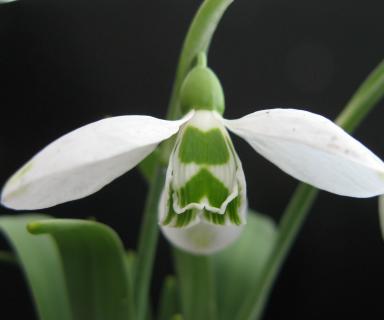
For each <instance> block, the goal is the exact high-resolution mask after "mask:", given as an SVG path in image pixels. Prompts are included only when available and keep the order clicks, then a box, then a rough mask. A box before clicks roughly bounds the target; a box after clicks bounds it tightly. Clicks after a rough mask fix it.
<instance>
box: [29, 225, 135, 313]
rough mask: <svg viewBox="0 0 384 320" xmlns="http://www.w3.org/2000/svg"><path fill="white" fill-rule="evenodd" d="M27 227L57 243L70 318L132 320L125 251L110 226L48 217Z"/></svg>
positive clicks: (32, 231)
mask: <svg viewBox="0 0 384 320" xmlns="http://www.w3.org/2000/svg"><path fill="white" fill-rule="evenodd" d="M28 229H29V231H30V232H31V233H33V234H43V237H46V235H44V234H50V235H51V236H52V237H53V239H54V240H55V242H56V244H57V247H58V250H59V252H60V255H61V258H62V263H63V268H64V272H65V276H66V281H67V286H68V292H69V298H70V301H71V306H72V310H73V318H72V319H73V320H84V319H92V320H106V319H111V320H112V319H113V320H127V319H134V317H133V304H132V298H133V297H132V293H131V292H130V288H131V284H130V283H129V280H130V276H129V275H128V265H127V258H126V253H125V251H124V249H123V246H122V244H121V242H120V239H119V238H118V236H117V235H116V233H115V232H114V231H113V230H112V229H111V228H109V227H107V226H106V225H103V224H101V223H98V222H93V221H86V220H72V219H49V220H41V221H36V222H33V223H30V224H29V225H28ZM39 237H41V236H36V238H37V239H38V238H39ZM51 319H56V318H51Z"/></svg>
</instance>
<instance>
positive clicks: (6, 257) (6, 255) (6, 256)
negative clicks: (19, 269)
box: [0, 251, 17, 265]
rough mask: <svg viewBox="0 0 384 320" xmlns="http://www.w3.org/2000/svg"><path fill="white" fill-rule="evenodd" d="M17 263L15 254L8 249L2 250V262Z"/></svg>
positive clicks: (0, 253) (0, 259) (0, 256)
mask: <svg viewBox="0 0 384 320" xmlns="http://www.w3.org/2000/svg"><path fill="white" fill-rule="evenodd" d="M2 262H4V263H9V264H15V265H16V264H17V258H16V257H15V255H14V254H12V253H10V252H7V251H0V263H2Z"/></svg>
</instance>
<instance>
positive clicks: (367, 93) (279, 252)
mask: <svg viewBox="0 0 384 320" xmlns="http://www.w3.org/2000/svg"><path fill="white" fill-rule="evenodd" d="M383 96H384V61H383V62H381V63H380V64H379V65H378V66H377V67H376V68H375V70H373V71H372V73H371V74H370V75H369V76H368V77H367V79H366V80H365V81H364V82H363V83H362V85H361V86H360V87H359V88H358V90H357V91H356V93H355V94H354V95H353V96H352V98H351V100H350V101H349V102H348V103H347V105H346V107H345V108H344V109H343V111H342V112H341V113H340V115H339V116H338V117H337V120H336V122H337V123H338V124H339V125H340V126H341V127H343V128H344V129H345V130H346V131H348V132H352V131H353V130H355V129H356V127H357V126H358V125H359V124H360V123H361V121H362V120H363V119H364V118H365V117H366V116H367V115H368V113H369V111H371V110H372V108H373V107H374V106H375V104H376V103H377V102H379V101H380V100H381V99H382V98H383ZM318 192H319V190H317V189H315V188H314V187H311V186H309V185H306V184H304V183H301V184H300V185H299V186H298V188H297V189H296V191H295V193H294V194H293V196H292V198H291V200H290V202H289V204H288V206H287V208H286V210H285V212H284V213H283V216H282V218H281V220H280V224H279V234H278V237H277V240H276V244H275V248H274V249H273V251H272V253H271V255H270V257H269V259H268V261H267V263H266V264H265V266H264V268H263V270H262V275H261V282H260V284H259V286H258V287H257V288H255V291H253V292H252V293H251V294H250V296H249V298H248V299H247V300H246V302H245V303H244V305H243V307H242V308H241V310H240V313H239V316H238V317H237V318H236V319H239V320H254V319H260V318H261V316H262V314H263V311H264V308H265V305H266V303H267V299H268V296H269V294H270V292H271V290H272V287H273V284H274V282H275V279H276V277H277V275H278V273H279V271H280V269H281V266H282V264H283V263H284V260H285V257H286V256H287V254H288V253H289V250H290V249H291V247H292V245H293V243H294V241H295V239H296V236H297V234H298V233H299V231H300V229H301V226H302V225H303V222H304V221H305V219H306V217H307V215H308V213H309V210H310V209H311V207H312V204H313V202H314V201H315V199H316V196H317V194H318Z"/></svg>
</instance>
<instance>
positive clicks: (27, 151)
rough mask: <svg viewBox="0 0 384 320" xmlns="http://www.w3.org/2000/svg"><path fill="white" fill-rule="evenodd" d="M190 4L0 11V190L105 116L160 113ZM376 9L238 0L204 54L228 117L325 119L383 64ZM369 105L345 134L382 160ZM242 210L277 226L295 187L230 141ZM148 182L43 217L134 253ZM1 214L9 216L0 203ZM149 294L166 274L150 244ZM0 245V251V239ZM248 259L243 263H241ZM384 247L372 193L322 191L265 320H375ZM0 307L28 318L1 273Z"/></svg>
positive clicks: (20, 6) (34, 3) (18, 290)
mask: <svg viewBox="0 0 384 320" xmlns="http://www.w3.org/2000/svg"><path fill="white" fill-rule="evenodd" d="M199 3H200V1H196V0H161V1H159V0H157V1H143V0H135V1H134V0H103V1H102V0H29V1H27V0H25V1H23V0H21V1H19V2H17V3H10V4H6V5H2V6H0V108H1V109H0V110H1V118H0V119H1V120H0V121H1V125H0V150H1V151H0V164H1V166H0V183H1V184H3V183H4V182H5V180H6V179H7V178H8V177H9V176H10V175H11V174H12V173H13V172H14V171H15V170H16V169H17V168H18V167H19V166H20V165H22V164H23V163H24V162H26V160H28V159H29V158H30V157H31V156H32V155H33V154H34V153H36V152H37V151H38V150H39V149H41V148H42V147H44V146H45V145H46V144H47V143H49V142H51V141H52V140H54V139H55V138H57V137H59V136H61V135H62V134H64V133H66V132H68V131H70V130H72V129H75V128H77V127H79V126H81V125H84V124H87V123H89V122H92V121H95V120H98V119H100V118H103V117H105V116H111V115H112V116H114V115H122V114H150V115H153V116H157V117H164V115H165V112H166V106H167V103H168V98H169V96H170V89H171V84H172V80H173V76H174V72H175V64H176V61H177V58H178V54H179V51H180V47H181V43H182V40H183V37H184V35H185V32H186V30H187V27H188V24H189V22H190V21H191V18H192V16H193V14H194V13H195V10H196V9H197V7H198V4H199ZM383 9H384V3H383V2H382V1H372V0H368V1H364V2H362V1H351V0H338V1H330V0H323V1H308V0H291V1H286V0H269V1H268V0H236V1H235V3H234V4H233V5H232V7H231V8H230V9H229V10H228V12H227V14H226V16H225V17H224V19H223V21H222V23H221V25H220V27H219V29H218V31H217V33H216V36H215V38H214V41H213V43H212V46H211V51H210V55H209V63H210V66H211V67H212V68H213V69H214V70H215V71H216V72H217V74H218V75H219V77H220V78H221V81H222V83H223V87H224V90H225V93H226V104H227V110H226V117H228V118H235V117H240V116H242V115H244V114H247V113H249V112H252V111H255V110H259V109H263V108H268V107H296V108H303V109H306V110H309V111H313V112H317V113H320V114H322V115H324V116H327V117H329V118H334V117H335V116H336V115H337V114H338V113H339V112H340V110H341V108H342V107H343V106H344V105H345V103H346V102H347V100H348V99H349V97H350V96H351V94H352V93H353V92H354V91H355V90H356V88H357V86H358V85H359V83H361V81H362V80H363V79H364V78H365V77H366V75H367V74H368V73H369V72H370V71H371V70H372V69H373V68H374V67H375V66H376V65H377V64H378V63H379V62H380V60H381V59H382V58H383V57H384V41H383V39H384V37H383V16H384V10H383ZM383 107H384V103H383V102H381V103H380V104H379V106H378V107H377V109H376V110H375V111H373V112H372V113H371V114H370V116H369V117H368V118H367V120H366V122H364V123H363V124H362V125H361V126H360V127H359V129H358V130H357V132H356V134H355V136H356V137H358V139H359V140H361V141H362V142H363V143H365V144H366V145H367V146H368V147H369V148H371V149H372V150H373V151H374V152H375V153H377V154H378V155H379V156H380V157H384V144H383V141H384V138H383V133H382V131H383V130H384V129H383V125H382V123H383V119H384V110H383ZM233 139H234V142H235V144H236V148H237V150H238V153H239V155H240V157H241V159H242V160H243V166H244V170H245V173H246V176H247V183H248V196H249V202H250V206H251V207H252V208H254V209H256V210H258V211H260V212H265V213H268V214H269V215H271V216H272V217H274V218H276V219H277V218H278V217H279V216H280V213H281V212H282V210H283V209H284V207H285V205H286V203H287V201H288V199H289V197H290V195H291V194H292V192H293V190H294V188H295V186H296V184H297V182H296V181H295V180H294V179H292V178H291V177H289V176H287V175H286V174H284V173H282V172H280V171H279V170H278V169H277V168H275V167H274V166H273V165H271V164H270V163H268V162H267V161H265V160H264V159H262V158H261V157H260V156H259V155H257V154H255V152H254V151H253V150H252V149H251V148H250V147H249V146H248V145H247V144H246V143H245V142H243V141H240V139H238V138H236V137H234V138H233ZM146 190H147V188H146V184H145V181H144V180H143V178H142V177H141V176H140V174H139V173H138V171H137V170H133V171H131V172H129V173H128V174H126V175H124V176H123V177H121V178H119V179H118V180H117V181H115V182H114V183H112V184H111V185H109V186H107V187H105V188H104V189H103V190H102V191H100V192H98V193H97V194H95V195H92V196H90V197H88V198H85V199H82V200H79V201H75V202H72V203H68V204H63V205H60V206H57V207H55V208H52V209H48V210H44V211H43V212H44V213H47V214H51V215H54V216H56V217H76V218H83V217H88V216H95V217H96V218H97V219H98V220H100V221H102V222H104V223H106V224H108V225H110V226H112V227H113V228H115V229H116V230H117V232H118V233H119V235H120V236H121V237H122V239H123V241H124V243H125V244H126V246H127V247H131V248H133V247H135V245H136V240H137V230H138V226H139V224H140V218H141V217H140V213H141V212H142V209H143V203H144V199H145V193H146ZM0 214H1V215H4V214H17V213H16V212H12V211H10V210H7V209H5V208H0ZM159 246H160V253H161V254H159V255H158V259H157V261H156V266H155V272H154V276H155V281H154V288H153V289H154V290H153V295H154V297H155V298H156V296H157V294H158V289H159V284H160V279H161V278H162V277H163V276H164V275H165V274H167V273H169V272H171V265H170V263H169V249H168V245H167V243H166V242H165V241H164V240H163V239H161V240H160V244H159ZM0 248H3V249H4V248H6V242H5V241H4V239H0ZM244 259H247V257H244ZM383 271H384V243H383V241H382V238H381V234H380V229H379V223H378V215H377V199H376V198H372V199H363V200H362V199H352V198H344V197H339V196H335V195H332V194H329V193H325V192H323V193H321V195H320V197H319V199H318V201H317V203H316V205H315V207H314V209H313V210H312V212H311V214H310V216H309V218H308V220H307V222H306V224H305V226H304V229H303V231H302V232H301V234H300V236H299V238H298V240H297V242H296V245H295V247H294V249H293V251H292V252H291V254H290V256H289V258H288V260H287V262H286V264H285V266H284V269H283V272H282V274H281V276H280V278H279V279H278V282H277V285H276V286H275V289H274V291H273V294H272V297H271V300H270V304H269V306H268V308H267V311H266V315H265V319H286V318H287V317H288V318H289V319H336V318H338V319H344V318H346V319H347V318H357V319H381V318H383V316H384V311H383V308H382V303H383V302H382V301H383V300H382V299H383V298H382V297H383V294H382V290H383V289H384V273H383ZM0 311H1V315H2V319H3V315H4V314H6V313H7V312H9V313H10V312H12V316H9V319H33V309H32V305H31V303H30V301H29V297H28V292H27V289H26V287H25V284H24V281H23V279H22V275H21V274H20V272H19V271H18V270H17V269H16V268H15V267H12V266H7V265H0ZM4 319H8V318H7V317H5V318H4Z"/></svg>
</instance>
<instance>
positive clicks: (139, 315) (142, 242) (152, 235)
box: [135, 167, 165, 320]
mask: <svg viewBox="0 0 384 320" xmlns="http://www.w3.org/2000/svg"><path fill="white" fill-rule="evenodd" d="M164 179H165V171H164V169H163V168H161V167H158V168H157V170H156V174H155V176H154V178H153V180H152V182H151V186H150V190H149V194H148V198H147V201H146V205H145V210H144V218H143V222H142V226H141V229H140V237H139V246H138V253H137V261H136V265H135V271H136V272H135V275H136V279H135V280H136V282H135V295H136V299H137V300H136V307H137V311H136V319H137V320H143V319H145V317H146V311H147V310H148V300H149V289H150V280H151V276H152V269H153V263H154V259H155V250H156V246H157V239H158V234H159V227H158V225H157V207H158V203H159V199H160V195H161V191H162V189H163V186H164Z"/></svg>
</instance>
